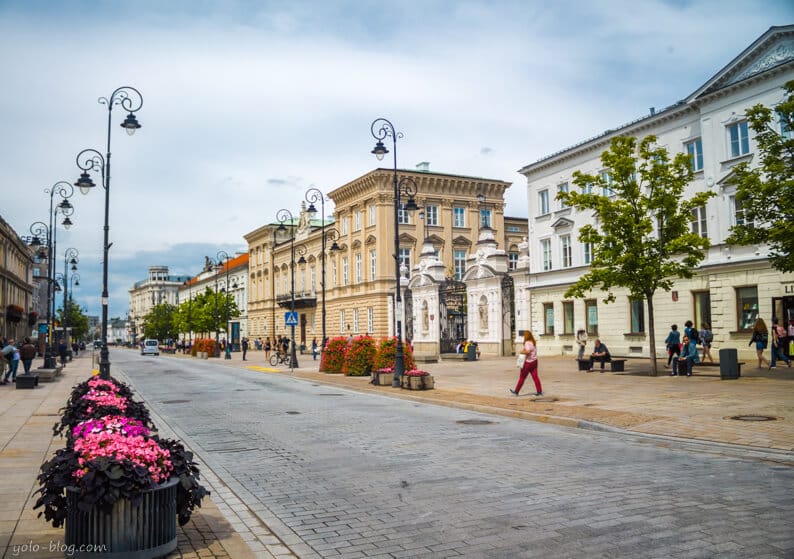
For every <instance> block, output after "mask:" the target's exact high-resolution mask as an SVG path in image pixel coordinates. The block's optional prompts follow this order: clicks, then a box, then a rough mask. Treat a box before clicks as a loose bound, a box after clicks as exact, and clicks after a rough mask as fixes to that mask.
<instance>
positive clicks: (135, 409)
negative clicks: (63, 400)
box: [34, 377, 208, 559]
mask: <svg viewBox="0 0 794 559" xmlns="http://www.w3.org/2000/svg"><path fill="white" fill-rule="evenodd" d="M53 430H54V432H55V434H60V435H65V436H66V447H65V448H62V449H60V450H58V451H56V453H55V456H54V457H53V458H52V459H51V460H49V461H48V462H45V463H44V464H43V465H42V466H41V472H40V474H39V476H38V480H39V486H40V487H39V489H38V491H37V494H39V495H40V496H39V497H38V499H37V501H36V504H35V507H34V508H39V507H43V508H44V510H43V511H41V512H39V516H41V515H42V514H43V515H44V517H45V519H46V520H47V521H49V522H51V523H52V525H53V526H55V527H56V528H57V527H59V526H62V525H64V524H65V525H66V533H65V539H64V542H65V544H66V545H67V546H74V547H73V548H74V549H85V550H94V551H96V550H101V552H102V553H101V554H100V555H97V554H94V553H86V554H85V555H84V556H87V557H97V556H102V557H135V558H139V559H145V558H150V557H160V556H162V555H166V554H168V553H170V552H171V551H173V550H174V549H176V546H177V536H176V522H177V521H178V522H179V524H180V525H183V524H185V523H186V522H187V521H188V520H189V519H190V515H191V514H192V512H193V510H194V509H195V507H197V506H201V499H203V498H204V497H205V496H206V495H207V494H208V492H207V490H206V489H205V488H204V487H202V486H201V485H200V484H199V471H198V467H197V466H196V464H195V462H193V455H192V453H190V452H189V451H187V450H186V449H185V447H184V446H183V445H182V444H181V443H180V442H178V441H173V440H166V439H160V438H159V437H158V436H157V435H156V434H155V433H154V426H153V425H152V423H151V419H150V418H149V411H148V409H147V408H146V407H145V406H144V405H143V404H142V403H140V402H136V401H134V400H133V399H132V391H131V390H130V388H129V387H128V386H127V385H125V384H124V383H121V382H118V381H116V380H114V379H110V380H103V379H100V378H96V377H95V378H92V379H91V380H88V381H86V382H83V383H81V384H79V385H77V386H75V388H74V389H73V390H72V394H71V396H70V398H69V401H68V402H67V405H66V407H65V408H64V409H63V416H62V418H61V421H60V422H59V423H57V424H56V425H55V427H54V428H53ZM76 556H78V557H79V556H81V554H80V553H78V554H77V555H76Z"/></svg>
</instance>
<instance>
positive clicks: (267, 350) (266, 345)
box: [263, 336, 272, 361]
mask: <svg viewBox="0 0 794 559" xmlns="http://www.w3.org/2000/svg"><path fill="white" fill-rule="evenodd" d="M263 347H264V348H265V361H268V360H269V359H270V350H271V349H272V346H271V345H270V336H267V337H265V343H264V346H263Z"/></svg>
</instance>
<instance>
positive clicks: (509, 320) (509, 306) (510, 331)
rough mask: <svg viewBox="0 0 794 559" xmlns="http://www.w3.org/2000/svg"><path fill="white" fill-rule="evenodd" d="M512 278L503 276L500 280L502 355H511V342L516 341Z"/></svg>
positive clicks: (514, 300)
mask: <svg viewBox="0 0 794 559" xmlns="http://www.w3.org/2000/svg"><path fill="white" fill-rule="evenodd" d="M514 295H515V285H514V283H513V277H512V276H510V275H507V274H505V276H504V277H503V278H502V316H503V317H504V322H503V324H502V328H503V330H502V331H503V332H504V335H503V336H502V338H503V339H504V342H505V343H504V346H505V347H504V354H505V355H512V354H513V340H515V339H516V299H515V296H514Z"/></svg>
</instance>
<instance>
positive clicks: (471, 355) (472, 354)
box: [466, 344, 477, 361]
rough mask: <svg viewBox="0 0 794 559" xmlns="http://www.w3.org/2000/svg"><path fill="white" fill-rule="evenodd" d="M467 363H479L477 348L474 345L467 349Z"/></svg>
mask: <svg viewBox="0 0 794 559" xmlns="http://www.w3.org/2000/svg"><path fill="white" fill-rule="evenodd" d="M466 361H477V346H475V345H474V344H469V347H467V348H466Z"/></svg>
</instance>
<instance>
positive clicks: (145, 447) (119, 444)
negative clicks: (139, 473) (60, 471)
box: [73, 431, 173, 483]
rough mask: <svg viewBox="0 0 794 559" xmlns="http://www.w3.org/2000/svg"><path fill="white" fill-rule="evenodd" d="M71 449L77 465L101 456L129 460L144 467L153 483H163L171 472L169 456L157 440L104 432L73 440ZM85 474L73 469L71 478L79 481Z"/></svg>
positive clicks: (88, 434) (119, 460) (82, 464)
mask: <svg viewBox="0 0 794 559" xmlns="http://www.w3.org/2000/svg"><path fill="white" fill-rule="evenodd" d="M74 450H75V452H77V454H78V456H79V457H78V460H77V462H78V464H79V465H80V466H84V465H85V463H86V462H87V461H90V460H96V459H97V458H100V457H106V458H111V459H113V460H116V461H118V462H122V461H124V460H129V461H130V462H132V463H133V464H136V465H138V466H141V467H143V468H146V470H147V471H148V472H149V475H150V476H151V478H152V481H154V482H155V483H162V482H163V481H166V480H167V479H168V478H169V477H170V475H171V472H172V470H173V466H172V464H171V460H170V457H171V453H170V452H169V451H168V450H166V449H164V448H161V447H160V445H159V444H158V443H157V441H155V440H153V439H147V438H146V437H143V436H133V437H128V436H124V435H123V434H120V433H112V432H107V431H100V432H98V433H97V432H89V433H86V434H85V435H84V436H83V437H82V438H78V439H77V440H75V442H74ZM86 471H87V469H86V468H82V469H80V470H76V471H75V472H74V474H73V475H74V477H75V478H77V479H79V478H81V477H83V475H85V473H86Z"/></svg>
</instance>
